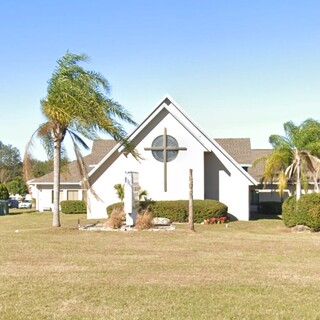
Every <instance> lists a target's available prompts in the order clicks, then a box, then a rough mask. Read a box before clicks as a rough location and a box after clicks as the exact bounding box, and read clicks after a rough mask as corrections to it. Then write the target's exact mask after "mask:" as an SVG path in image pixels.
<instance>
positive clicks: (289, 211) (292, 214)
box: [282, 196, 298, 227]
mask: <svg viewBox="0 0 320 320" xmlns="http://www.w3.org/2000/svg"><path fill="white" fill-rule="evenodd" d="M296 207H297V200H296V196H291V197H288V198H287V199H286V200H284V202H283V204H282V220H283V222H284V224H285V225H286V226H287V227H294V226H296V225H297V221H298V215H297V209H296Z"/></svg>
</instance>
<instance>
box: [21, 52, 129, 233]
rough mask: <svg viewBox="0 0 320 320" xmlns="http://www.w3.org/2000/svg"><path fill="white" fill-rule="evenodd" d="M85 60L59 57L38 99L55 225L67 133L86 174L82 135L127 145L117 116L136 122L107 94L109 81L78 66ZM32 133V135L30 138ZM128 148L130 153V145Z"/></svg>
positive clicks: (84, 57)
mask: <svg viewBox="0 0 320 320" xmlns="http://www.w3.org/2000/svg"><path fill="white" fill-rule="evenodd" d="M88 59H89V57H88V56H87V55H85V54H72V53H69V52H67V53H66V54H65V55H64V56H63V57H62V58H61V59H59V60H58V62H57V63H58V66H57V68H56V69H55V70H54V72H53V74H52V77H51V79H50V80H49V83H48V90H47V96H46V98H45V99H43V100H42V101H41V111H42V113H43V115H44V117H45V119H46V122H45V123H43V124H41V125H40V126H39V128H38V129H37V131H36V133H37V136H38V137H40V138H41V140H42V142H43V145H44V147H45V149H46V151H47V153H48V155H49V156H50V157H51V158H53V161H54V181H53V189H54V207H53V222H52V225H53V226H54V227H59V226H60V211H59V187H60V159H61V153H62V152H63V146H62V143H63V141H64V138H65V136H66V134H69V136H70V137H71V140H72V142H73V146H74V151H75V154H76V157H77V160H78V164H79V169H80V172H81V174H82V176H83V177H85V176H86V173H87V172H86V168H85V166H84V163H83V160H82V156H81V149H80V148H81V147H84V148H85V149H88V146H87V144H86V143H85V141H84V139H83V138H82V137H84V138H86V139H89V140H93V139H96V138H98V133H99V132H101V133H107V134H109V135H110V136H111V137H112V138H114V139H115V140H116V141H118V142H122V143H124V144H125V146H126V147H128V148H130V144H129V143H128V142H127V141H126V132H125V130H124V129H123V126H122V125H121V124H120V123H119V122H118V121H117V120H116V119H118V120H120V121H124V122H127V123H129V124H133V125H135V122H134V121H133V120H132V117H131V115H130V114H129V113H128V112H127V111H126V110H125V109H124V108H123V107H122V106H121V105H120V104H119V103H117V102H116V101H114V100H112V99H110V98H109V97H108V94H109V93H110V86H109V83H108V81H107V80H106V79H105V78H104V77H103V76H102V75H101V74H100V73H98V72H94V71H87V70H85V69H84V68H83V67H81V66H79V63H80V62H86V61H88ZM34 136H35V134H34V135H33V136H32V138H33V137H34ZM32 138H31V140H30V143H31V141H32ZM29 150H30V149H29V148H28V147H27V152H26V155H25V160H26V161H25V163H26V162H27V159H28V158H29V156H30V153H29ZM130 150H131V151H130V152H133V151H132V149H131V148H130ZM84 182H85V183H86V187H90V186H88V180H87V179H84Z"/></svg>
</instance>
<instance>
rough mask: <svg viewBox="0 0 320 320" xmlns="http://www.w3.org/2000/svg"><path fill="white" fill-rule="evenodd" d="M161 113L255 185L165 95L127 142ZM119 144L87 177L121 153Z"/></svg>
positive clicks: (236, 164)
mask: <svg viewBox="0 0 320 320" xmlns="http://www.w3.org/2000/svg"><path fill="white" fill-rule="evenodd" d="M163 111H166V112H168V113H170V114H171V116H173V117H174V118H175V119H176V120H177V121H178V122H179V123H180V124H181V125H182V126H183V127H184V128H185V129H186V130H187V131H188V132H189V133H190V134H191V135H192V136H193V137H194V138H195V139H196V140H197V141H198V142H199V143H200V144H201V145H202V146H203V147H204V148H205V149H206V150H207V151H208V152H212V151H213V150H214V152H215V153H218V154H219V156H222V157H223V158H224V159H225V160H226V161H230V162H231V163H232V165H234V166H235V167H236V168H237V169H238V170H239V171H240V172H241V173H242V174H243V175H244V176H245V177H246V178H247V179H248V180H249V181H250V183H252V184H256V181H255V180H254V179H253V177H251V176H250V175H249V174H248V173H247V172H246V171H245V170H244V169H243V168H242V167H241V166H240V164H239V163H237V162H236V161H235V159H233V158H232V156H230V155H229V154H228V152H226V150H224V149H223V148H222V147H221V146H220V145H219V144H218V143H217V142H215V141H214V140H213V139H212V138H210V137H209V136H208V135H207V134H206V133H205V132H204V131H203V130H202V129H200V127H199V126H197V125H196V124H195V122H194V121H193V120H191V118H190V117H189V116H188V115H187V114H186V113H185V111H183V109H182V108H181V107H180V106H179V104H178V103H177V102H176V101H175V100H174V99H173V98H171V97H170V96H169V95H165V96H164V97H163V98H162V99H161V100H160V101H159V102H158V103H157V104H156V106H155V108H154V109H153V111H152V112H151V113H150V114H149V115H148V116H147V117H146V119H145V120H144V121H143V122H142V123H141V124H140V125H139V126H138V127H137V128H136V129H135V130H134V131H133V132H132V133H131V134H130V135H129V136H128V140H129V141H134V140H135V138H137V137H138V135H139V134H140V133H141V132H142V131H143V130H144V129H145V128H147V126H148V125H149V124H150V123H151V122H152V120H154V119H155V118H156V117H157V116H160V115H161V113H162V112H163ZM122 148H123V147H122V145H121V143H119V144H117V145H116V146H115V147H114V148H113V150H112V151H110V152H109V154H108V155H106V156H105V157H104V158H103V159H102V160H101V161H100V163H99V164H98V165H97V166H96V167H95V168H94V169H93V170H92V171H91V172H90V174H89V176H91V175H94V174H95V172H96V171H97V170H98V169H99V167H100V166H102V164H103V163H105V162H106V161H107V159H108V157H110V156H111V154H113V153H114V152H121V151H123V150H122Z"/></svg>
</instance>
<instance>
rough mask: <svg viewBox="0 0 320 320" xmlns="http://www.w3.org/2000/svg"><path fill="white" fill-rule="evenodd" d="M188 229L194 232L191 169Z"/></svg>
mask: <svg viewBox="0 0 320 320" xmlns="http://www.w3.org/2000/svg"><path fill="white" fill-rule="evenodd" d="M189 229H190V230H191V231H195V230H194V222H193V177H192V169H189Z"/></svg>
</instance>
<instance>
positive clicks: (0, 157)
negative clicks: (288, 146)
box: [0, 141, 22, 184]
mask: <svg viewBox="0 0 320 320" xmlns="http://www.w3.org/2000/svg"><path fill="white" fill-rule="evenodd" d="M18 176H20V177H21V176H22V162H21V157H20V152H19V150H18V149H17V148H15V147H13V146H12V145H10V144H9V145H5V144H4V143H2V142H1V141H0V182H2V183H4V184H7V183H8V182H9V181H10V180H12V179H13V178H15V177H18Z"/></svg>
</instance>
